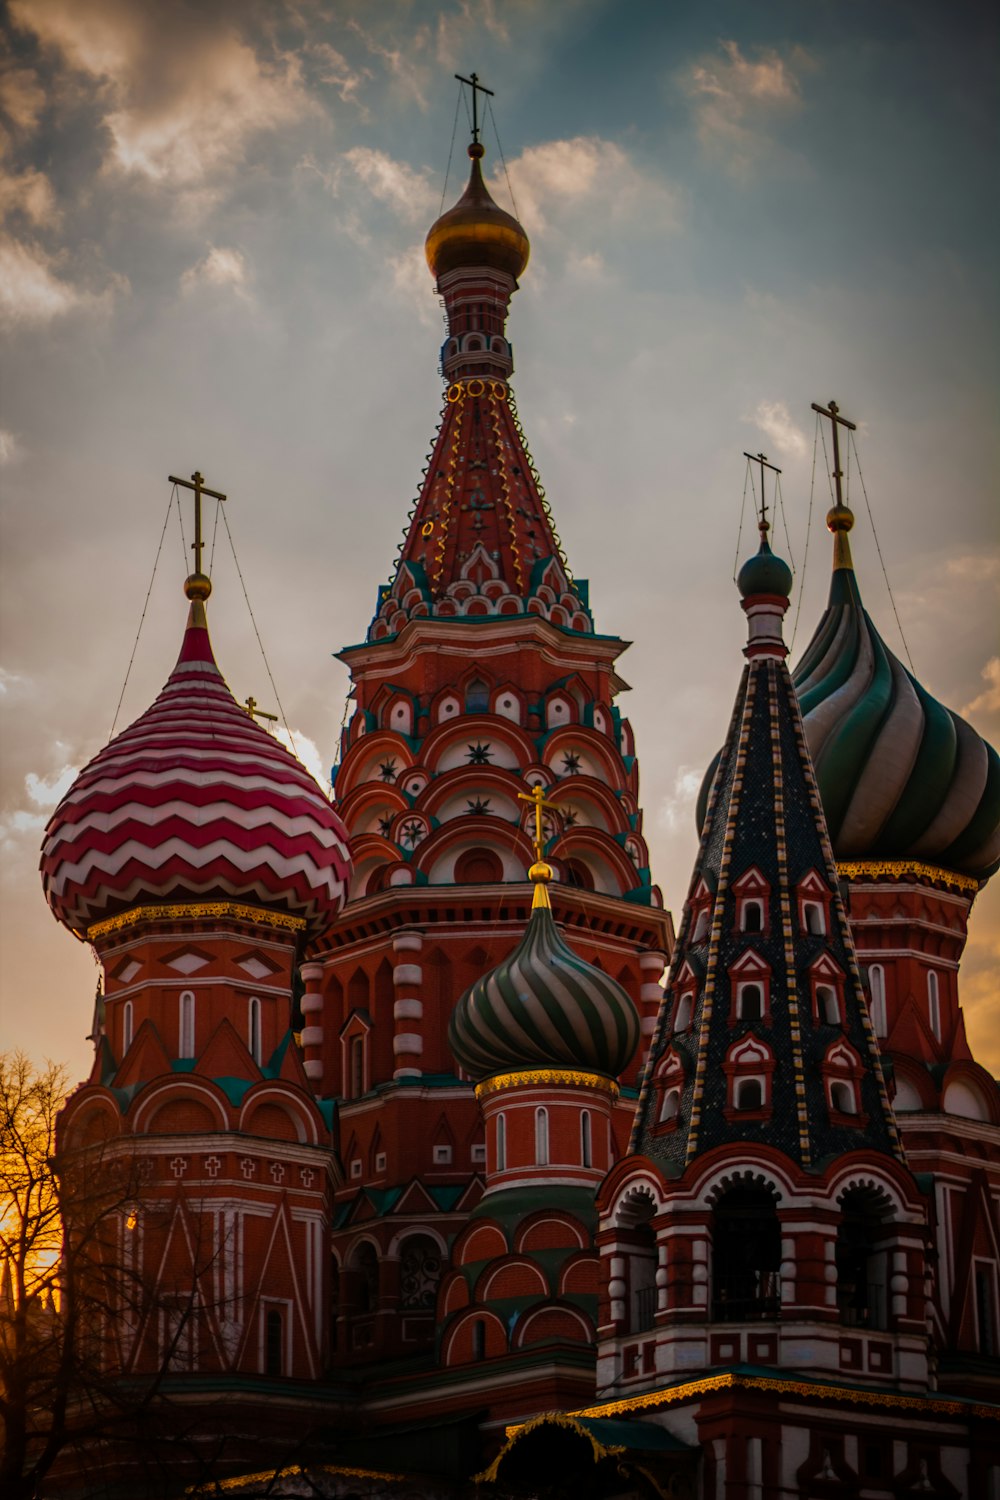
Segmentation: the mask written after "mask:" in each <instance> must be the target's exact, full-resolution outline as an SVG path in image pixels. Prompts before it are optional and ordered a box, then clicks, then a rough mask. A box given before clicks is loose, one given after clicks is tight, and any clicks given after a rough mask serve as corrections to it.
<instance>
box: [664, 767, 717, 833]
mask: <svg viewBox="0 0 1000 1500" xmlns="http://www.w3.org/2000/svg"><path fill="white" fill-rule="evenodd" d="M704 774H705V768H704V766H702V767H701V768H700V769H699V768H698V767H695V766H680V767H678V770H677V772H676V774H675V776H674V785H673V790H672V791H671V792H669V793H668V794H667V796H666V797H664V798H663V801H662V802H661V803H660V806H659V809H658V810H657V814H656V821H657V823H658V824H659V826H660V827H661V828H665V829H666V830H667V831H668V832H670V833H674V832H676V831H677V830H678V829H681V828H684V829H687V828H693V827H694V809H695V802H696V801H697V798H698V790H699V788H700V786H701V782H702V777H703V776H704Z"/></svg>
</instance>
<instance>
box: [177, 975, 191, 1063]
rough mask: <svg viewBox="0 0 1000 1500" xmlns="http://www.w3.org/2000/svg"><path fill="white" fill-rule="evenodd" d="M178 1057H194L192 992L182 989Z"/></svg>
mask: <svg viewBox="0 0 1000 1500" xmlns="http://www.w3.org/2000/svg"><path fill="white" fill-rule="evenodd" d="M178 1032H179V1036H178V1046H177V1056H178V1057H194V994H193V992H192V991H191V990H184V991H183V992H182V994H181V1000H180V1022H179V1026H178Z"/></svg>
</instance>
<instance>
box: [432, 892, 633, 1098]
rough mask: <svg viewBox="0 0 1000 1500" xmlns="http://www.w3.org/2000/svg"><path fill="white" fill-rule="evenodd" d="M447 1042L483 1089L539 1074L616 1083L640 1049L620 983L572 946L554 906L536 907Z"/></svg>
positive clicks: (460, 1011) (463, 1005) (457, 1013)
mask: <svg viewBox="0 0 1000 1500" xmlns="http://www.w3.org/2000/svg"><path fill="white" fill-rule="evenodd" d="M448 1040H449V1043H450V1045H451V1049H452V1052H453V1053H454V1055H455V1057H456V1058H457V1059H458V1061H459V1062H460V1063H461V1065H462V1067H463V1068H464V1069H465V1071H466V1072H467V1073H468V1074H469V1075H470V1076H471V1077H472V1078H474V1079H475V1080H476V1082H477V1083H478V1082H479V1081H480V1079H483V1078H488V1077H490V1076H491V1075H493V1074H494V1073H505V1072H522V1071H527V1070H531V1069H533V1068H577V1069H580V1070H582V1071H584V1072H588V1073H603V1074H605V1075H607V1077H609V1078H617V1077H618V1076H619V1074H621V1073H622V1072H623V1071H624V1069H625V1068H626V1067H627V1066H628V1064H629V1062H630V1061H631V1059H632V1056H633V1053H634V1052H635V1049H636V1047H637V1046H638V1044H639V1017H638V1014H637V1013H636V1009H635V1006H634V1005H633V1004H632V1001H631V1000H630V999H629V997H628V995H627V994H626V993H625V991H624V990H623V989H622V987H621V985H620V984H619V983H618V982H617V981H616V980H614V979H612V978H611V976H610V975H608V974H605V973H604V972H603V971H602V970H601V969H595V968H594V967H593V966H592V965H591V964H588V963H585V962H584V960H583V959H582V958H578V957H577V955H576V954H575V953H573V952H572V950H571V949H570V948H568V947H567V946H566V944H565V943H564V942H563V940H562V938H561V937H560V936H559V933H558V931H557V929H556V924H555V922H554V921H553V918H552V912H551V910H550V909H549V907H548V905H547V904H546V905H536V906H535V908H534V910H533V911H532V913H531V920H530V922H529V923H528V930H527V932H526V933H525V935H524V937H523V938H522V939H521V941H520V943H519V944H518V946H517V947H516V948H515V949H514V951H513V953H512V954H511V955H510V956H509V958H505V959H504V961H503V963H502V964H498V965H497V967H496V968H495V969H492V970H491V971H490V972H489V973H488V974H485V975H484V976H483V977H482V979H477V980H476V982H475V984H474V985H472V986H471V987H470V988H469V989H468V990H466V992H465V994H464V995H463V996H462V998H461V999H460V1000H459V1002H458V1004H457V1005H456V1007H455V1009H454V1011H453V1013H452V1017H451V1022H450V1025H449V1027H448Z"/></svg>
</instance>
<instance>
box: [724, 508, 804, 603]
mask: <svg viewBox="0 0 1000 1500" xmlns="http://www.w3.org/2000/svg"><path fill="white" fill-rule="evenodd" d="M736 587H737V588H738V589H739V591H740V595H741V597H742V598H744V599H749V598H751V597H752V596H754V595H756V594H762V595H770V596H771V597H773V598H781V599H787V598H788V596H789V594H790V593H791V591H792V570H791V568H790V567H789V566H788V564H787V563H786V562H785V560H784V558H781V557H776V556H775V554H774V553H773V552H772V551H771V549H770V547H769V546H768V544H767V523H766V522H764V523H763V524H762V526H761V533H760V550H759V551H758V552H757V553H756V554H755V555H754V556H753V557H748V558H747V560H746V562H745V563H744V564H743V566H742V568H741V569H740V571H739V574H738V576H737V579H736Z"/></svg>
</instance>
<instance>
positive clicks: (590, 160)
mask: <svg viewBox="0 0 1000 1500" xmlns="http://www.w3.org/2000/svg"><path fill="white" fill-rule="evenodd" d="M508 171H509V173H510V179H511V184H512V187H513V192H514V198H515V199H516V211H517V216H518V218H519V219H520V220H521V222H522V223H523V224H524V226H525V228H526V229H527V230H528V232H529V234H530V233H535V232H537V231H538V230H540V229H543V228H545V227H546V226H547V225H548V223H549V221H550V220H551V219H553V218H555V217H557V216H559V215H565V214H567V213H572V212H573V211H574V210H578V209H582V208H586V209H587V210H588V211H593V210H596V211H597V214H598V216H599V217H598V219H597V220H596V222H602V221H606V220H607V219H609V218H610V219H620V218H623V217H627V216H629V215H636V214H639V213H641V216H642V220H643V222H644V223H645V224H647V225H648V226H649V227H650V228H654V229H656V230H658V231H661V232H662V231H663V230H665V229H672V228H675V227H676V224H677V219H678V204H677V200H676V197H675V195H674V194H673V192H672V191H671V189H670V188H669V187H668V186H667V184H666V183H664V182H662V181H660V180H658V179H656V178H654V177H652V176H651V175H650V174H649V173H646V172H643V171H641V170H640V169H639V168H638V167H637V166H636V165H635V163H634V162H633V161H632V159H631V158H630V157H629V155H628V153H627V152H626V151H624V150H623V149H622V147H621V146H619V145H617V144H616V143H615V142H614V141H606V140H602V139H601V138H600V137H599V136H574V137H573V138H572V139H570V140H563V141H546V142H545V143H544V144H543V145H541V146H529V147H528V148H527V150H525V151H523V152H522V153H521V155H520V156H517V157H515V158H514V160H513V161H511V162H510V163H509V166H508ZM490 188H491V191H492V193H493V196H494V197H495V198H496V200H497V202H498V203H500V204H501V206H505V200H506V202H507V203H509V201H510V195H509V194H508V192H507V184H506V182H505V181H504V179H503V176H502V174H500V175H495V176H494V179H493V180H492V181H491V184H490ZM575 253H576V255H577V258H578V259H579V257H580V255H581V254H582V253H583V252H581V251H580V250H579V249H577V251H576V252H575Z"/></svg>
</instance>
